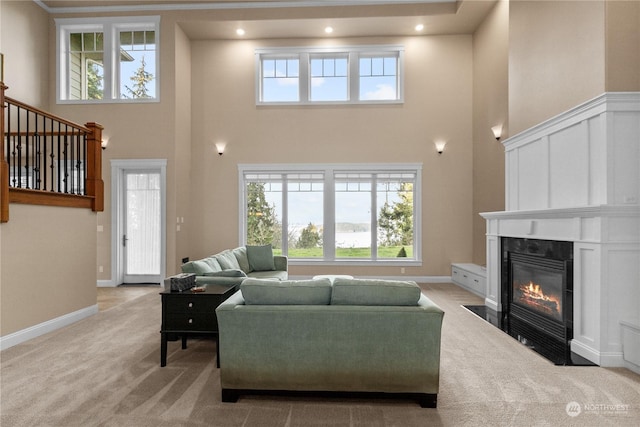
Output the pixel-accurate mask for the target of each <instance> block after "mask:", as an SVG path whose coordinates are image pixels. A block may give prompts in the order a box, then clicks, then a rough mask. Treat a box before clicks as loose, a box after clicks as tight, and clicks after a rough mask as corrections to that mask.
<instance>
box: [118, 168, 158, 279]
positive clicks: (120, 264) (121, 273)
mask: <svg viewBox="0 0 640 427" xmlns="http://www.w3.org/2000/svg"><path fill="white" fill-rule="evenodd" d="M125 170H159V171H160V185H161V189H160V215H161V218H160V224H161V225H160V230H161V233H162V235H161V239H160V240H161V246H162V247H161V248H160V251H161V252H160V256H161V260H160V276H161V277H163V276H165V275H166V270H167V159H112V160H111V282H113V283H114V284H113V286H118V284H119V283H122V278H123V276H124V271H122V262H121V260H119V257H118V247H119V245H120V236H122V234H123V232H122V220H121V218H120V217H121V212H119V209H118V207H119V206H120V200H122V192H121V190H122V173H123V172H124V171H125ZM160 283H162V278H161V279H160Z"/></svg>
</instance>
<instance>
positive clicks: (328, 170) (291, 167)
mask: <svg viewBox="0 0 640 427" xmlns="http://www.w3.org/2000/svg"><path fill="white" fill-rule="evenodd" d="M336 171H338V172H342V171H349V172H353V171H358V172H370V173H393V172H398V173H402V172H411V173H415V182H414V187H413V193H414V201H413V208H414V211H413V228H414V249H413V258H407V259H391V258H381V259H375V260H374V259H352V258H344V259H343V258H338V259H336V258H335V257H334V256H333V254H329V256H327V251H326V248H327V247H330V248H333V247H335V242H334V241H333V237H332V236H333V234H334V233H333V225H332V224H331V222H332V221H329V224H328V227H327V228H325V234H327V233H331V234H330V235H329V237H328V238H327V239H325V240H324V242H325V245H324V248H325V251H324V258H323V259H311V258H309V259H291V258H290V259H289V263H290V264H291V265H323V266H325V265H335V266H345V265H350V266H369V267H371V266H375V267H380V266H395V267H401V266H422V163H296V164H286V163H273V164H247V163H240V164H238V213H239V214H240V216H241V218H240V220H239V222H238V224H239V225H238V242H239V244H241V245H242V244H244V243H245V236H246V217H245V208H246V205H247V202H246V198H245V196H246V194H245V188H244V185H243V184H244V176H245V174H247V173H252V172H255V173H265V172H266V173H269V172H277V173H290V172H306V173H311V172H322V173H323V174H324V182H325V184H326V185H325V188H324V193H327V192H328V191H331V193H334V192H335V185H334V173H335V172H336ZM323 200H324V201H323V203H324V216H323V217H324V218H330V219H333V217H334V214H333V212H335V206H334V205H331V203H333V202H334V200H333V197H332V198H327V197H323ZM283 221H284V219H283ZM325 222H326V221H325ZM372 256H373V252H372Z"/></svg>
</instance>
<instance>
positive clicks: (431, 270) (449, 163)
mask: <svg viewBox="0 0 640 427" xmlns="http://www.w3.org/2000/svg"><path fill="white" fill-rule="evenodd" d="M471 40H472V39H471V36H441V37H412V38H404V39H396V38H393V39H388V38H384V39H353V40H348V39H347V40H336V41H332V43H336V44H344V45H359V44H375V43H378V44H403V45H404V47H405V92H406V94H405V103H404V104H401V105H376V106H308V107H256V105H255V92H254V90H255V89H254V88H255V84H254V75H255V71H254V49H255V48H258V47H273V46H276V45H280V46H310V45H314V44H316V43H318V42H317V41H315V40H284V41H281V40H280V41H276V40H270V41H267V42H260V43H258V42H255V41H196V42H193V43H192V61H193V62H192V77H193V80H192V89H193V90H192V99H193V104H192V113H193V117H192V124H193V128H192V132H193V134H192V149H193V152H192V156H193V157H192V168H191V191H192V192H191V194H192V206H193V209H192V212H191V216H192V218H193V220H192V222H191V229H190V230H191V242H192V243H191V252H190V254H189V255H190V256H191V257H192V258H198V257H202V256H205V255H208V254H212V253H215V252H216V251H218V250H221V249H224V248H228V247H232V246H234V245H237V244H238V221H239V218H238V179H237V175H238V170H237V165H238V163H321V162H325V163H349V162H353V163H379V162H419V163H422V164H423V194H422V196H423V206H422V208H423V223H422V229H423V239H422V245H423V260H424V265H423V266H422V267H415V268H407V269H406V272H405V274H407V275H448V274H449V271H450V263H451V262H452V261H458V260H470V259H471V246H470V245H469V240H470V236H471V222H472V221H471V211H472V204H471V200H472V174H471V170H472V156H471V142H472V129H471V103H472V93H471V90H472V51H471V49H472V43H471ZM323 43H325V44H326V42H323ZM440 138H442V139H445V140H446V141H447V147H446V150H445V152H444V154H442V155H441V156H438V154H437V153H436V151H435V148H434V145H433V143H434V140H436V139H440ZM217 140H224V141H227V143H228V145H227V151H226V152H225V154H224V156H221V157H220V156H218V155H217V154H215V149H214V143H215V142H216V141H217ZM196 195H197V196H196ZM328 271H332V272H349V273H351V274H362V275H382V276H384V275H398V274H400V269H399V268H397V267H394V268H390V267H386V268H385V267H377V268H353V267H351V268H349V269H345V268H342V269H340V268H336V267H326V268H320V267H313V268H311V267H302V266H297V267H295V266H294V267H292V269H291V274H294V275H297V274H305V275H306V274H318V273H322V272H328Z"/></svg>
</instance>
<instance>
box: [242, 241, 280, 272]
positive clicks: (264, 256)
mask: <svg viewBox="0 0 640 427" xmlns="http://www.w3.org/2000/svg"><path fill="white" fill-rule="evenodd" d="M247 258H248V259H249V267H250V268H251V271H269V270H275V269H276V266H275V264H274V262H273V248H272V247H271V245H263V246H247Z"/></svg>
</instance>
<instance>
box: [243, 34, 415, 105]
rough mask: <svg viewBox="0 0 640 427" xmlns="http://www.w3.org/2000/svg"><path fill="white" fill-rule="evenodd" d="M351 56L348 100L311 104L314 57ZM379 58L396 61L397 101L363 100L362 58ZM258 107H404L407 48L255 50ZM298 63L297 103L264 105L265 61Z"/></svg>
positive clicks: (383, 46) (348, 47)
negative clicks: (312, 63) (393, 105)
mask: <svg viewBox="0 0 640 427" xmlns="http://www.w3.org/2000/svg"><path fill="white" fill-rule="evenodd" d="M317 54H327V55H329V54H335V55H338V56H341V55H344V54H347V57H348V59H347V61H348V72H347V76H346V78H347V94H346V95H347V99H345V100H332V101H314V100H311V98H310V97H311V86H312V84H311V79H312V77H311V70H310V67H309V63H310V60H311V59H312V56H313V55H317ZM375 54H379V55H380V56H382V57H394V58H395V59H396V76H395V77H396V79H395V80H396V87H395V90H396V98H395V99H360V80H361V78H362V77H361V76H360V71H359V70H360V57H361V55H364V56H367V55H371V56H372V57H375ZM254 56H255V60H254V81H255V86H254V87H255V103H256V106H258V107H270V106H287V105H296V106H313V105H371V104H374V105H375V104H403V103H404V46H403V45H354V46H296V47H292V46H287V47H264V48H257V49H255V50H254ZM281 56H282V58H281V59H297V60H298V100H297V101H263V100H262V94H263V89H262V87H263V84H262V83H263V77H262V68H263V67H262V62H263V57H264V59H267V60H269V59H274V58H275V59H278V58H280V57H281Z"/></svg>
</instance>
